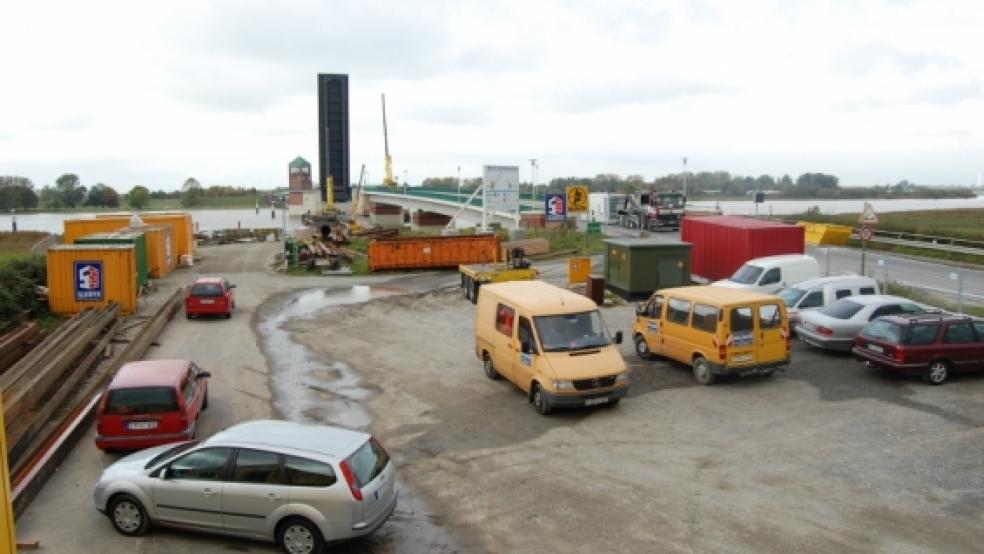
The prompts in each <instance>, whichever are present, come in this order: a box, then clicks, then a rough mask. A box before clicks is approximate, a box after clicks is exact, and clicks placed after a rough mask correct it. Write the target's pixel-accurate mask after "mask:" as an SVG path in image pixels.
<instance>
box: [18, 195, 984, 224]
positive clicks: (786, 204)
mask: <svg viewBox="0 0 984 554" xmlns="http://www.w3.org/2000/svg"><path fill="white" fill-rule="evenodd" d="M868 202H871V205H872V206H873V207H874V209H875V212H877V213H883V212H904V211H911V210H943V209H950V208H984V196H978V197H977V198H972V199H944V200H868ZM864 203H865V201H864V200H766V201H765V202H764V203H762V204H759V205H758V213H759V215H769V214H772V215H791V214H797V213H803V212H805V211H806V210H807V209H809V208H811V207H813V206H817V207H819V208H820V211H821V213H825V214H837V213H845V212H861V209H862V207H863V206H864ZM691 205H693V206H700V207H706V208H713V207H715V205H720V208H721V210H722V211H723V212H724V213H726V214H734V215H753V214H755V213H756V211H755V210H756V205H755V203H754V202H751V201H749V200H722V201H720V202H717V203H716V202H714V201H713V200H711V201H707V200H701V201H694V202H692V203H691ZM189 213H191V217H192V219H193V220H194V222H195V224H196V225H197V226H198V230H199V231H215V230H218V229H235V228H237V227H242V228H244V229H245V228H259V227H267V228H268V227H277V228H280V227H281V226H282V225H283V224H284V218H283V215H282V211H281V210H277V211H276V212H275V214H274V217H272V218H271V217H270V209H269V208H267V209H263V208H261V209H260V211H259V213H256V210H254V209H243V210H189ZM10 217H11V216H10V214H4V215H0V230H3V231H7V230H9V229H10V228H11V221H10ZM92 217H95V214H92V213H71V214H21V215H17V228H18V229H20V230H24V231H46V232H48V233H61V232H62V221H63V220H65V219H81V218H92ZM286 225H287V229H298V228H300V227H302V225H301V219H300V218H291V217H288V218H287V219H286Z"/></svg>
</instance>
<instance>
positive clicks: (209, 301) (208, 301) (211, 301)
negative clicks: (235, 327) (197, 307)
mask: <svg viewBox="0 0 984 554" xmlns="http://www.w3.org/2000/svg"><path fill="white" fill-rule="evenodd" d="M199 302H201V303H202V304H215V300H199Z"/></svg>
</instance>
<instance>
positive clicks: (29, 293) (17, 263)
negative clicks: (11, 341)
mask: <svg viewBox="0 0 984 554" xmlns="http://www.w3.org/2000/svg"><path fill="white" fill-rule="evenodd" d="M45 278H46V276H45V260H44V257H42V256H31V255H26V254H16V255H10V256H6V257H3V258H0V326H2V327H6V326H7V325H9V324H10V323H11V322H13V321H16V320H17V319H18V318H19V317H20V316H21V315H22V314H24V313H25V312H26V313H28V314H29V315H31V316H36V315H39V314H41V313H43V312H44V311H45V309H46V306H45V305H44V303H43V302H42V301H41V300H39V299H38V296H37V294H36V292H35V288H36V287H38V286H40V285H44V283H45Z"/></svg>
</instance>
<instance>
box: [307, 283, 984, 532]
mask: <svg viewBox="0 0 984 554" xmlns="http://www.w3.org/2000/svg"><path fill="white" fill-rule="evenodd" d="M473 313H474V308H473V307H472V305H471V304H468V303H467V302H465V301H464V300H462V299H461V298H460V297H459V295H458V293H457V292H456V291H454V292H438V293H433V294H417V295H410V296H398V297H389V298H384V299H380V300H377V301H374V302H371V303H369V304H366V305H363V306H361V307H360V308H359V309H355V310H332V311H328V312H325V313H324V314H322V316H321V317H320V318H316V319H313V320H308V321H300V322H295V323H293V324H291V326H290V329H291V330H292V331H293V332H294V335H295V337H296V338H297V340H299V341H300V342H302V343H304V344H306V345H307V346H308V347H310V348H312V349H314V350H316V351H320V352H323V353H324V355H325V356H326V357H327V358H331V359H341V360H344V361H345V362H346V363H347V364H349V365H350V366H352V367H353V368H355V370H356V371H357V372H358V373H359V374H360V375H361V376H362V378H363V379H364V380H365V381H366V382H368V383H371V384H372V387H373V389H374V390H375V391H376V394H375V395H374V396H373V397H372V398H371V399H370V400H369V406H370V408H371V412H372V414H373V416H374V419H373V424H372V429H373V431H374V432H375V433H377V434H378V435H379V436H380V437H381V438H382V440H383V441H384V444H386V445H388V447H389V448H390V450H391V451H393V452H394V453H395V455H396V456H397V459H398V460H399V464H400V471H401V474H402V475H403V477H404V479H405V480H406V481H408V482H409V484H410V485H411V486H412V487H413V488H414V489H416V490H418V491H419V492H420V493H421V494H422V495H424V496H425V497H427V498H428V499H430V500H431V504H432V505H433V506H439V507H440V509H438V510H436V511H435V513H434V514H432V515H431V516H430V517H434V518H438V519H439V520H440V521H441V522H442V523H443V526H444V527H445V528H446V529H449V530H450V531H451V532H452V534H453V536H454V537H455V538H456V540H457V541H459V543H460V545H461V546H462V548H463V550H464V551H468V552H478V551H484V552H509V551H516V552H531V551H536V552H598V551H606V550H608V551H617V552H738V551H741V552H790V551H809V552H873V551H876V552H944V551H945V552H975V551H979V546H980V540H981V539H982V538H984V496H982V493H984V471H982V470H984V431H982V427H981V426H982V424H984V394H982V393H984V378H981V377H965V378H962V379H959V380H956V381H954V382H952V383H949V384H947V385H946V386H944V387H927V386H924V385H923V384H922V383H921V382H919V381H918V380H913V379H909V378H901V377H895V376H892V375H886V374H883V373H874V372H869V371H867V370H864V369H862V368H861V366H859V365H857V364H856V363H855V362H854V361H853V360H852V359H850V358H848V357H845V356H841V355H830V354H826V353H820V352H816V351H814V350H812V349H809V348H808V347H806V346H805V345H803V344H801V343H798V342H797V343H795V344H794V345H793V346H794V353H793V356H794V364H793V365H792V367H791V368H790V370H789V371H788V372H787V373H785V374H779V375H777V376H774V377H772V378H765V379H763V378H755V379H753V378H749V379H744V380H735V379H729V380H722V381H721V382H719V383H718V384H715V385H714V386H712V387H701V386H698V385H695V384H694V382H693V379H692V377H691V376H690V373H689V371H688V369H687V368H686V367H683V366H678V365H676V364H672V363H668V362H641V361H639V360H637V359H635V356H634V354H633V353H632V348H631V346H630V345H629V344H628V341H626V344H623V345H622V348H621V350H622V353H623V356H624V357H625V359H626V360H627V361H629V363H630V364H631V366H632V371H633V373H632V381H631V392H630V395H629V396H628V397H627V398H626V399H625V400H623V402H622V403H621V405H620V406H618V407H616V408H614V409H612V408H597V409H591V410H578V411H571V412H562V413H558V414H555V415H551V416H548V417H541V416H539V415H537V414H536V413H535V412H534V411H533V409H532V407H531V406H530V405H528V404H527V402H526V398H525V396H524V395H523V394H522V393H521V392H520V391H519V390H518V389H516V388H515V387H513V386H512V385H510V384H509V383H507V382H505V381H489V380H487V379H486V378H485V377H484V375H483V373H482V370H481V366H480V364H479V362H478V360H477V359H476V358H475V356H474V342H473V340H474V339H473V335H472V332H473V322H472V318H473ZM604 316H605V319H606V321H607V322H608V324H609V326H610V328H611V330H613V331H614V330H616V329H622V330H624V331H628V329H629V328H630V325H631V321H632V317H633V312H632V308H631V307H630V306H625V307H621V308H613V309H607V310H604ZM329 327H330V328H331V329H333V331H331V332H326V331H325V329H326V328H329ZM340 330H341V331H340ZM401 551H403V550H401Z"/></svg>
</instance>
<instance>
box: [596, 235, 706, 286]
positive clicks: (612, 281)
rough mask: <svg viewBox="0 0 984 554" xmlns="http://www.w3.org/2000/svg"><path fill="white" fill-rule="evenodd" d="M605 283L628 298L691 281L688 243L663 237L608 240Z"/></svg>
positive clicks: (606, 243)
mask: <svg viewBox="0 0 984 554" xmlns="http://www.w3.org/2000/svg"><path fill="white" fill-rule="evenodd" d="M604 243H605V286H607V287H608V289H609V290H611V291H613V292H615V293H616V294H618V295H620V296H622V297H623V298H626V299H628V300H637V299H641V298H646V297H648V296H649V295H651V294H652V293H653V291H655V290H657V289H661V288H666V287H678V286H684V285H689V284H691V281H690V247H691V245H690V243H689V242H680V241H678V240H672V241H671V240H665V239H633V238H624V239H608V240H605V241H604Z"/></svg>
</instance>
